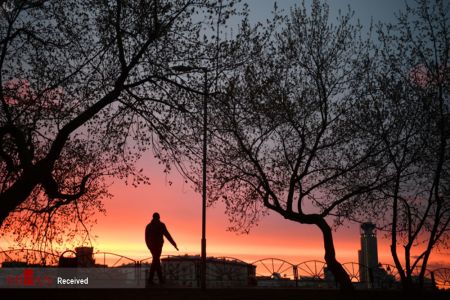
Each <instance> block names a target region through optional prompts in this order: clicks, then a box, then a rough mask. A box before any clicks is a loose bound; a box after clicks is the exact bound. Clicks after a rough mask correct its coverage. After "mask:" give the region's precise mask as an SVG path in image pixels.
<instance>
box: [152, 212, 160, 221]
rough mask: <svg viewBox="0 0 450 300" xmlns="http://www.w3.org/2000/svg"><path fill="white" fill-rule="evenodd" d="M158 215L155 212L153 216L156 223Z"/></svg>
mask: <svg viewBox="0 0 450 300" xmlns="http://www.w3.org/2000/svg"><path fill="white" fill-rule="evenodd" d="M159 218H160V217H159V214H158V213H157V212H155V213H154V214H153V220H156V221H159Z"/></svg>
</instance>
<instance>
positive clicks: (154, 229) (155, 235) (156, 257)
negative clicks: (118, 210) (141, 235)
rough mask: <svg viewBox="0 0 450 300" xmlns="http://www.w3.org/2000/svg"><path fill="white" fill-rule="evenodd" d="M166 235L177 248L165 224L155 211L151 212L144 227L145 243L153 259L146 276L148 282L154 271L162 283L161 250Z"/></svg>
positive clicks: (150, 281) (151, 280) (151, 281)
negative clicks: (148, 273)
mask: <svg viewBox="0 0 450 300" xmlns="http://www.w3.org/2000/svg"><path fill="white" fill-rule="evenodd" d="M164 236H165V237H166V238H167V239H168V240H169V242H170V243H171V244H172V245H173V246H174V247H175V249H177V250H178V247H177V243H175V241H174V240H173V238H172V236H171V235H170V233H169V231H168V230H167V228H166V225H165V224H164V223H162V222H161V221H160V216H159V213H157V212H155V213H154V214H153V219H152V221H151V222H150V223H149V224H148V225H147V227H145V243H146V244H147V247H148V249H149V250H150V252H151V254H152V257H153V260H152V266H151V267H150V275H149V278H148V284H149V285H152V284H153V277H154V275H155V271H156V273H157V274H158V279H159V283H160V284H164V278H163V276H162V269H161V260H160V258H161V252H162V248H163V244H164V238H163V237H164Z"/></svg>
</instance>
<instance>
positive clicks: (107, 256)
mask: <svg viewBox="0 0 450 300" xmlns="http://www.w3.org/2000/svg"><path fill="white" fill-rule="evenodd" d="M93 255H94V258H95V261H96V263H97V264H98V263H99V262H102V265H103V266H104V267H106V266H108V267H119V266H124V265H125V266H129V267H134V266H136V265H137V264H138V263H139V261H138V260H134V259H132V258H130V257H128V256H124V255H120V254H116V253H112V252H96V253H94V254H93ZM97 259H99V260H97Z"/></svg>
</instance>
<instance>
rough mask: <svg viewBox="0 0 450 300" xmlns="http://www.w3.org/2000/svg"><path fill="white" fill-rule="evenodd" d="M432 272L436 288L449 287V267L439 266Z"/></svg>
mask: <svg viewBox="0 0 450 300" xmlns="http://www.w3.org/2000/svg"><path fill="white" fill-rule="evenodd" d="M432 272H433V275H434V280H435V282H436V286H437V287H438V288H440V289H450V268H439V269H435V270H433V271H432Z"/></svg>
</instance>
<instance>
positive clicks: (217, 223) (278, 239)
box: [0, 159, 450, 265]
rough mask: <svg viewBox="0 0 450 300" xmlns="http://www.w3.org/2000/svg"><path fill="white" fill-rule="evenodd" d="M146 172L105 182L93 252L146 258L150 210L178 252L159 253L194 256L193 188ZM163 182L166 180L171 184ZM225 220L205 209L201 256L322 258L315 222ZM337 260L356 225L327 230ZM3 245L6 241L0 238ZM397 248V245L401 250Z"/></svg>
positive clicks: (439, 259)
mask: <svg viewBox="0 0 450 300" xmlns="http://www.w3.org/2000/svg"><path fill="white" fill-rule="evenodd" d="M141 164H142V166H140V167H143V168H144V169H148V170H150V171H149V172H148V174H147V175H149V176H150V180H151V185H149V186H139V187H137V188H134V187H132V186H126V185H124V184H123V183H120V182H116V183H114V184H113V185H112V186H111V189H110V192H111V193H112V194H113V195H114V197H113V198H112V199H107V200H105V203H104V204H105V208H106V210H107V214H106V216H104V215H98V222H97V225H96V226H94V229H93V232H92V236H98V238H96V239H94V240H93V246H94V252H97V251H100V252H112V253H116V254H120V255H124V256H127V257H129V258H132V259H136V260H140V259H145V258H148V257H150V252H149V251H148V249H147V247H146V245H145V241H144V230H145V226H146V225H147V224H148V222H149V221H150V220H151V216H152V214H153V212H155V211H157V212H159V213H160V215H161V221H162V222H164V223H165V224H166V226H167V228H168V230H169V232H170V233H171V235H172V237H173V238H174V239H175V241H176V242H177V244H178V247H179V249H180V251H179V252H177V251H176V250H175V248H173V247H172V245H171V244H170V243H168V242H166V243H165V244H164V248H163V255H185V254H189V255H198V254H199V253H200V239H201V197H200V195H199V194H197V193H195V192H193V191H192V190H191V189H190V188H189V186H188V184H185V183H184V181H183V180H182V179H181V178H180V176H179V175H177V174H171V175H169V176H168V177H167V178H166V177H165V176H164V173H163V172H162V170H161V169H160V168H161V166H160V165H158V164H157V163H156V162H155V161H154V160H153V159H148V160H145V161H143V162H141ZM168 180H170V181H172V182H173V183H172V184H171V185H169V184H168ZM228 225H229V223H228V220H227V217H226V216H225V214H224V207H223V205H221V204H218V205H216V206H215V207H209V208H208V209H207V227H206V239H207V255H208V256H228V257H235V258H238V259H241V260H244V261H247V262H253V261H256V260H258V259H263V258H272V257H273V258H280V259H285V260H287V261H289V262H291V263H300V262H304V261H307V260H319V261H324V250H323V240H322V234H321V232H320V230H318V229H317V228H316V227H315V226H310V225H302V224H298V223H295V222H291V221H288V220H285V219H284V218H282V217H280V216H279V215H277V214H276V213H270V215H269V216H267V217H265V218H264V219H263V220H261V222H260V224H259V226H257V227H255V228H253V229H252V231H251V232H250V234H248V235H242V234H241V235H239V234H236V233H234V232H228V231H226V228H227V227H228ZM333 235H334V243H335V248H336V255H337V259H338V260H339V261H340V262H341V263H345V262H357V261H358V250H359V249H360V236H359V228H358V225H355V224H353V225H350V226H348V227H342V228H339V229H338V230H337V231H335V232H333ZM389 243H390V241H389V240H387V239H385V238H384V237H382V235H381V234H378V257H379V261H380V262H381V263H388V264H392V258H391V254H390V252H389ZM0 246H1V247H2V248H3V249H7V248H8V247H9V246H13V245H11V244H8V243H5V240H3V239H2V240H0ZM401 251H402V249H400V248H399V253H400V254H401ZM430 264H434V265H439V264H440V265H450V258H449V255H448V254H445V253H443V254H440V253H437V252H436V253H433V254H432V256H431V259H430Z"/></svg>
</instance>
